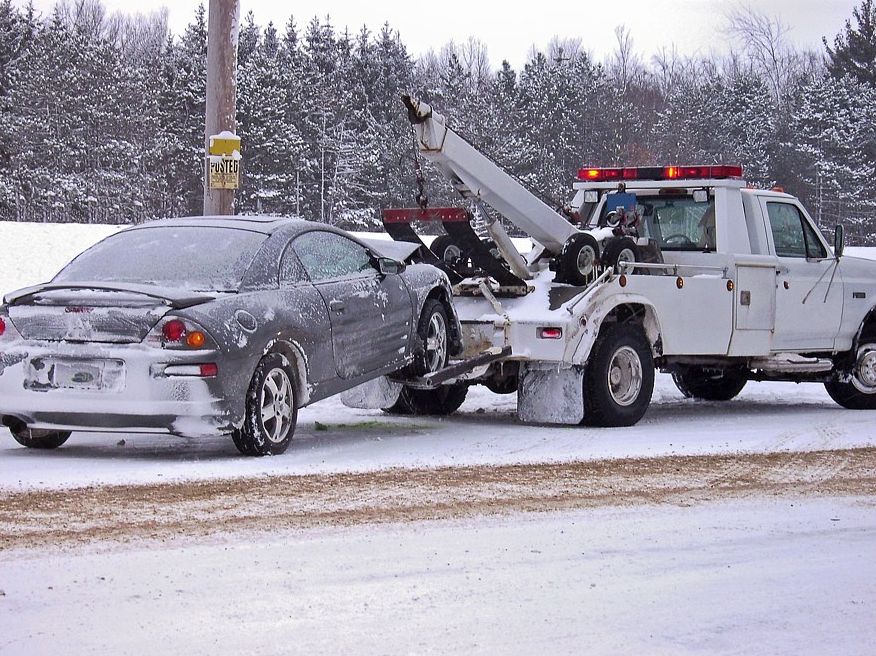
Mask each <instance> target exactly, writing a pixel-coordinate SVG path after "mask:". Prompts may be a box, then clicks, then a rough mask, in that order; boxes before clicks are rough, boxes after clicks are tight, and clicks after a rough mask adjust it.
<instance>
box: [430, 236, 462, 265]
mask: <svg viewBox="0 0 876 656" xmlns="http://www.w3.org/2000/svg"><path fill="white" fill-rule="evenodd" d="M429 250H430V251H432V252H433V253H435V255H436V256H437V257H438V259H439V260H441V261H442V262H444V264H446V265H447V266H449V267H454V266H456V265H457V263H459V261H460V260H461V259H462V249H461V248H460V247H459V246H457V245H456V244H455V243H453V239H451V237H450V236H449V235H440V236H438V237H435V239H434V240H432V244H431V245H430V246H429Z"/></svg>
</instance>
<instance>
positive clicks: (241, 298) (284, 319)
mask: <svg viewBox="0 0 876 656" xmlns="http://www.w3.org/2000/svg"><path fill="white" fill-rule="evenodd" d="M386 244H387V245H386V246H385V247H384V246H381V245H380V244H379V243H377V242H367V243H366V242H364V241H362V240H359V239H357V238H355V237H353V236H351V235H349V234H347V233H345V232H343V231H341V230H338V229H335V228H332V227H329V226H326V225H323V224H318V223H312V222H307V221H304V220H300V219H278V218H266V217H245V216H238V217H221V218H220V217H210V218H205V217H197V218H186V219H165V220H160V221H153V222H150V223H145V224H143V225H139V226H136V227H132V228H128V229H126V230H122V231H120V232H118V233H116V234H114V235H112V236H110V237H108V238H106V239H104V240H103V241H101V242H99V243H98V244H96V245H95V246H92V247H91V248H89V249H88V250H86V251H85V252H83V253H82V254H80V255H79V256H78V257H76V258H75V259H73V261H71V262H70V263H69V264H68V265H67V266H66V267H64V269H62V270H61V272H60V273H59V274H58V275H57V276H55V278H54V279H53V280H52V281H51V282H49V283H46V284H42V285H37V286H35V287H30V288H27V289H23V290H20V291H17V292H13V293H11V294H7V295H6V297H5V298H4V299H3V304H2V305H0V418H2V422H3V424H4V425H6V426H7V427H8V428H9V429H10V431H11V433H12V435H13V437H14V438H15V439H16V440H17V441H18V442H19V443H21V444H23V445H24V446H27V447H31V448H41V449H48V448H56V447H58V446H60V445H61V444H63V443H64V442H65V441H66V440H67V438H68V437H69V436H70V432H71V431H73V430H85V431H119V432H126V433H130V432H168V433H173V434H176V435H183V436H189V437H199V436H204V435H213V434H217V433H230V434H231V435H232V437H233V440H234V443H235V445H236V446H237V448H238V449H239V450H240V451H241V453H244V454H247V455H269V454H279V453H282V452H283V451H285V450H286V448H287V446H288V445H289V443H290V440H291V439H292V435H293V433H294V430H295V425H296V420H297V413H298V409H299V408H301V407H303V406H305V405H307V404H309V403H313V402H314V401H318V400H320V399H323V398H326V397H328V396H330V395H333V394H337V393H339V392H342V391H344V390H348V389H350V388H353V387H355V386H358V385H360V384H362V383H365V382H367V381H371V380H372V379H376V378H378V377H380V376H383V375H385V374H390V373H395V375H396V376H410V377H413V376H422V375H424V374H428V373H430V372H434V371H437V370H438V369H441V368H443V367H444V366H445V365H446V364H447V361H448V358H449V356H451V355H454V354H456V353H458V352H459V351H460V349H461V335H460V326H459V321H458V319H457V317H456V313H455V312H454V310H453V306H452V305H451V303H450V298H451V290H450V284H449V282H448V279H447V276H446V275H445V273H444V272H442V271H441V270H439V269H437V268H435V267H433V266H429V265H425V264H411V265H405V264H404V262H403V261H401V260H403V259H404V257H403V256H404V254H402V256H401V257H400V256H399V255H398V253H397V252H395V253H393V254H394V255H395V256H396V257H399V259H395V258H393V257H386V256H384V255H385V253H384V249H386V252H388V251H389V250H390V249H394V248H398V245H395V246H390V244H391V242H387V243H386ZM412 248H413V247H412ZM442 394H443V395H444V396H441V397H440V398H438V399H437V401H436V399H431V398H427V397H428V395H439V396H440V395H442ZM411 395H413V397H412V396H411ZM445 396H446V392H442V391H441V390H436V391H428V390H408V392H407V395H406V396H405V397H404V398H401V399H399V401H398V402H397V403H396V404H395V406H393V407H394V409H396V410H401V411H405V410H407V411H416V410H417V408H439V409H440V408H442V407H443V406H442V402H444V401H447V399H445V398H444V397H445ZM449 402H450V403H451V404H455V405H457V406H458V404H459V403H461V399H459V398H457V399H456V401H454V399H450V400H449ZM452 409H455V408H445V410H451V411H452Z"/></svg>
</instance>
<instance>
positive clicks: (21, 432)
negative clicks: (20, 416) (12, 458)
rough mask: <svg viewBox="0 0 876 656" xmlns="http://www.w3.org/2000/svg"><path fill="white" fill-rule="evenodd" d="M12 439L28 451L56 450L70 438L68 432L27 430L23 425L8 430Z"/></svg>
mask: <svg viewBox="0 0 876 656" xmlns="http://www.w3.org/2000/svg"><path fill="white" fill-rule="evenodd" d="M9 432H10V433H12V437H13V439H14V440H15V441H16V442H18V443H19V444H20V445H21V446H26V447H27V448H28V449H57V448H58V447H59V446H61V445H62V444H63V443H64V442H66V441H67V439H68V438H69V437H70V431H54V430H42V429H39V428H28V427H27V426H25V425H24V424H21V425H20V426H14V427H10V428H9Z"/></svg>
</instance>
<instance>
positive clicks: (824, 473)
mask: <svg viewBox="0 0 876 656" xmlns="http://www.w3.org/2000/svg"><path fill="white" fill-rule="evenodd" d="M752 495H766V496H780V495H781V496H800V495H809V496H813V495H814V496H824V495H843V496H846V495H854V496H876V449H874V448H867V449H852V450H841V451H816V452H807V453H798V452H792V453H772V454H740V455H722V456H686V457H661V458H648V459H628V460H607V461H596V462H571V463H560V464H527V465H513V466H498V467H485V466H477V467H454V468H438V469H413V470H410V469H404V470H401V469H391V470H385V471H378V472H368V473H349V474H331V475H306V476H262V477H257V478H240V479H231V480H217V481H207V482H176V483H174V482H169V483H161V484H154V485H113V486H101V487H88V488H79V489H72V490H51V491H47V490H35V491H28V492H0V551H3V550H11V549H24V548H34V547H44V546H49V545H52V546H60V547H64V546H75V545H78V544H87V543H93V542H103V541H112V542H128V541H139V540H168V539H174V538H179V537H203V536H209V535H214V534H227V533H234V532H240V531H274V530H288V529H296V528H309V527H316V526H336V525H353V524H365V523H381V522H399V521H414V520H423V519H450V518H461V517H470V516H477V515H492V514H502V513H508V512H520V511H548V510H559V509H573V508H585V507H595V506H607V505H633V504H656V503H671V504H678V505H688V504H693V503H701V502H704V501H708V500H713V499H721V498H728V497H746V496H752Z"/></svg>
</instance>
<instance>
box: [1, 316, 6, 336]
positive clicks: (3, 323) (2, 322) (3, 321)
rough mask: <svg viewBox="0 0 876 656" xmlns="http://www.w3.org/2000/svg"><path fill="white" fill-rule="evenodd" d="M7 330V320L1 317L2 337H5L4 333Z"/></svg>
mask: <svg viewBox="0 0 876 656" xmlns="http://www.w3.org/2000/svg"><path fill="white" fill-rule="evenodd" d="M5 332H6V321H5V320H4V319H3V317H0V337H3V333H5Z"/></svg>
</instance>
